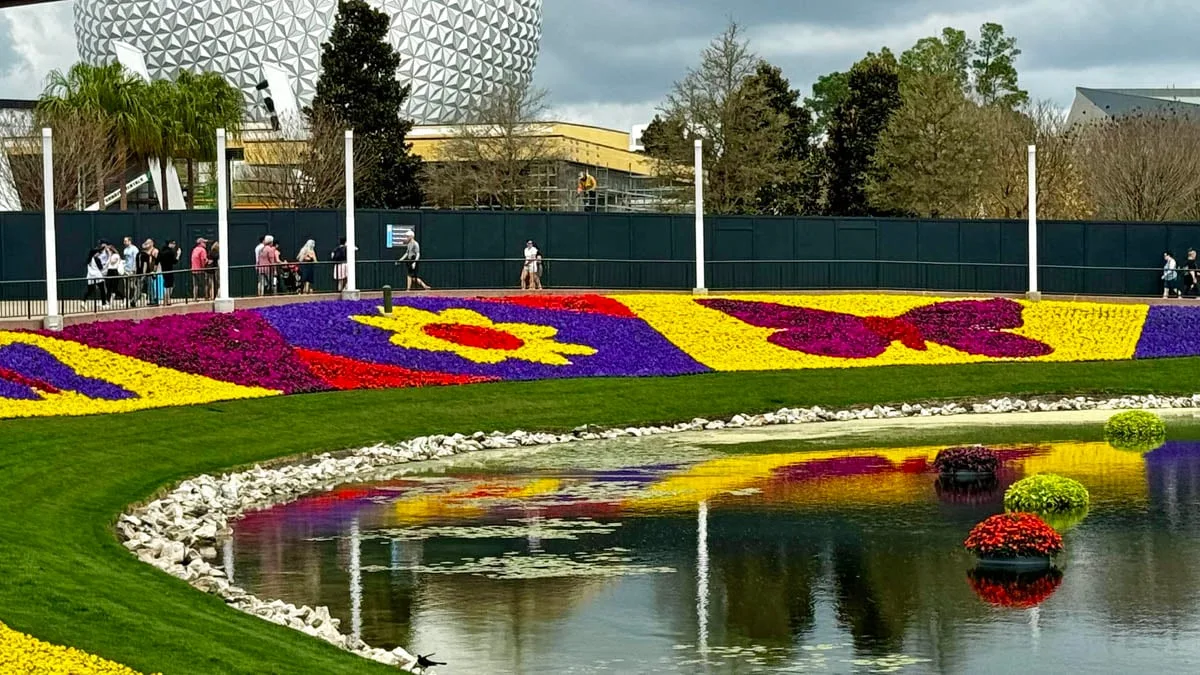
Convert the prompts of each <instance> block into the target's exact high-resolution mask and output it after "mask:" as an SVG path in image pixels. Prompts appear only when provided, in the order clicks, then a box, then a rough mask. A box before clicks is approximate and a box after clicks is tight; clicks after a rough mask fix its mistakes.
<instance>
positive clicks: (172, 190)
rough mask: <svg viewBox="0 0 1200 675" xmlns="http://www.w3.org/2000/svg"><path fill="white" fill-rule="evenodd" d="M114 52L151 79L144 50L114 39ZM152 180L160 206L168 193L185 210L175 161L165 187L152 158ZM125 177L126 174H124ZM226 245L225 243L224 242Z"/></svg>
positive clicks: (172, 203) (172, 207)
mask: <svg viewBox="0 0 1200 675" xmlns="http://www.w3.org/2000/svg"><path fill="white" fill-rule="evenodd" d="M112 47H113V52H114V53H116V55H117V62H118V63H120V64H121V65H122V66H124V67H125V69H126V70H128V71H129V72H131V73H133V74H134V75H138V76H140V77H141V78H142V79H144V80H145V81H147V82H149V81H150V69H149V68H147V67H146V55H145V53H143V52H142V50H140V49H138V48H137V47H135V46H133V45H131V44H129V43H128V42H122V41H121V40H113V43H112ZM149 164H150V181H151V182H152V183H154V193H155V194H157V195H158V204H159V207H161V206H162V202H163V195H164V194H165V195H167V197H168V199H167V205H168V206H169V207H170V208H169V210H171V211H180V210H183V209H184V207H185V204H184V203H183V187H182V186H181V185H180V184H179V172H177V171H176V170H175V163H174V162H172V161H170V159H169V158H168V160H167V184H166V186H165V188H164V186H163V185H162V164H161V163H160V162H159V159H151V160H150V162H149ZM122 179H124V176H122ZM222 245H224V244H222Z"/></svg>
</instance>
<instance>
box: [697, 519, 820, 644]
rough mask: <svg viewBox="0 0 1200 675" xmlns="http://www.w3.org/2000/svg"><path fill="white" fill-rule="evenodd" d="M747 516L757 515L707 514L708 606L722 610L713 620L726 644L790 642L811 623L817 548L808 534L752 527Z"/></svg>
mask: <svg viewBox="0 0 1200 675" xmlns="http://www.w3.org/2000/svg"><path fill="white" fill-rule="evenodd" d="M752 518H753V519H754V520H760V521H761V519H759V518H757V517H756V516H753V515H748V514H719V515H714V516H713V517H711V518H710V520H709V527H710V528H711V529H710V532H712V533H713V534H714V536H712V537H711V539H710V553H709V555H710V560H711V569H712V577H713V578H714V579H715V580H716V583H715V584H714V591H715V592H714V593H713V594H712V595H713V598H714V601H715V602H714V604H713V607H712V609H713V611H714V613H716V612H720V613H721V614H723V617H722V618H723V621H722V618H718V617H717V616H714V618H713V623H714V624H723V627H724V629H725V631H726V635H725V639H724V642H725V643H728V644H737V645H743V646H746V645H763V646H767V647H777V646H789V645H792V644H795V643H796V642H797V641H798V640H800V639H801V638H802V637H803V636H804V635H805V634H806V633H808V632H809V631H811V630H812V628H813V623H814V606H815V599H814V597H813V589H814V587H815V586H816V581H817V579H818V578H819V576H820V559H819V549H818V548H817V543H816V542H815V541H813V539H811V538H810V537H806V536H787V535H783V536H781V533H780V532H779V531H778V530H776V529H774V528H763V527H761V526H759V527H753V526H752V525H751V524H750V523H749V522H748V521H750V520H751V519H752ZM797 534H798V533H797ZM718 589H719V590H718Z"/></svg>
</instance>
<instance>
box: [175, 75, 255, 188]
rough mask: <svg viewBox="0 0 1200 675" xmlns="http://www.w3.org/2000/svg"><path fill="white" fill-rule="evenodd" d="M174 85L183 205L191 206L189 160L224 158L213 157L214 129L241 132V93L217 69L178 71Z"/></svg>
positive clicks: (192, 185) (193, 179)
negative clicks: (183, 175)
mask: <svg viewBox="0 0 1200 675" xmlns="http://www.w3.org/2000/svg"><path fill="white" fill-rule="evenodd" d="M175 86H176V95H177V97H178V98H177V101H178V103H179V104H180V109H179V115H180V122H181V124H182V128H181V130H180V134H181V135H180V139H179V140H180V147H179V152H180V156H181V157H183V158H185V159H186V160H187V184H188V195H187V199H188V204H187V207H188V208H189V209H191V208H193V207H194V206H195V194H196V175H195V169H194V166H193V162H212V161H218V162H221V161H224V160H225V158H224V157H217V129H222V128H223V129H225V130H226V132H228V133H229V134H232V135H235V136H236V135H237V134H239V133H241V128H242V93H241V92H240V91H239V90H238V89H236V88H235V87H234V86H233V85H231V84H229V82H228V81H226V80H225V78H224V77H222V76H221V75H219V74H217V73H201V74H199V75H197V74H195V73H192V72H189V71H186V70H185V71H180V73H179V76H178V77H177V78H175Z"/></svg>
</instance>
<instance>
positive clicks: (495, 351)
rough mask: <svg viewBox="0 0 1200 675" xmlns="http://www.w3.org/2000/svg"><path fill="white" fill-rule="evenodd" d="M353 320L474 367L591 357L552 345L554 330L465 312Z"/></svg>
mask: <svg viewBox="0 0 1200 675" xmlns="http://www.w3.org/2000/svg"><path fill="white" fill-rule="evenodd" d="M353 318H354V320H355V321H358V322H359V323H363V324H366V325H368V326H374V327H376V328H382V329H383V330H386V331H390V332H392V334H393V335H392V339H391V342H392V344H394V345H396V346H398V347H406V348H408V349H422V350H425V351H432V352H451V353H453V354H457V355H458V356H461V357H463V358H464V359H467V360H468V361H474V362H475V363H501V362H503V361H506V360H508V359H520V360H522V361H530V362H533V363H544V364H546V365H551V366H569V365H571V361H570V360H569V359H567V357H566V356H564V355H565V354H576V355H580V356H591V355H592V354H595V353H596V350H595V349H594V348H592V347H589V346H587V345H577V344H570V343H566V342H555V341H554V336H555V335H557V334H558V329H557V328H555V327H554V326H539V325H535V324H528V323H495V322H494V321H492V320H491V319H489V318H488V317H486V316H484V315H482V314H480V313H478V312H475V311H472V310H469V309H458V308H455V309H446V310H442V311H441V312H436V313H435V312H427V311H425V310H423V309H417V308H415V307H395V308H393V310H392V313H391V314H390V315H386V314H384V315H380V316H356V317H353Z"/></svg>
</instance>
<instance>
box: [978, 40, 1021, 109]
mask: <svg viewBox="0 0 1200 675" xmlns="http://www.w3.org/2000/svg"><path fill="white" fill-rule="evenodd" d="M1020 55H1021V50H1020V49H1017V39H1016V38H1014V37H1008V36H1006V35H1005V34H1004V26H1001V25H1000V24H998V23H985V24H983V26H982V27H980V29H979V45H978V46H977V47H976V48H975V58H974V59H972V60H971V70H972V72H973V73H974V75H975V93H976V94H977V95H978V96H979V99H980V100H981V101H982V102H983V104H984V105H999V106H1001V107H1004V108H1008V109H1010V110H1011V109H1014V108H1016V107H1018V106H1021V105H1024V104H1026V103H1028V102H1029V92H1027V91H1025V90H1024V89H1021V88H1020V87H1019V86H1017V67H1016V60H1017V57H1018V56H1020Z"/></svg>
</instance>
